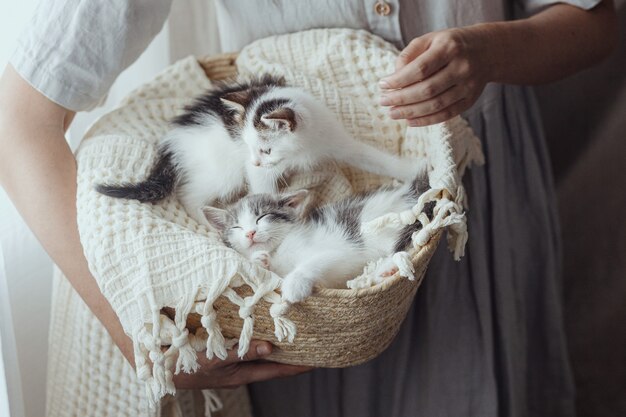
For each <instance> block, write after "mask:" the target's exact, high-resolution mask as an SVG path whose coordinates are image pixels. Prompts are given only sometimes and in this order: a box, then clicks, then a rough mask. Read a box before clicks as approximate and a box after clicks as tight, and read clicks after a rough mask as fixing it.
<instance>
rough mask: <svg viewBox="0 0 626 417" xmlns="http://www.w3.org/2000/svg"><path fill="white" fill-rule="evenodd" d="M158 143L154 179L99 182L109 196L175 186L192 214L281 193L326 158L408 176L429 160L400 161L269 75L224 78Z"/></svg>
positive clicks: (152, 195) (159, 192)
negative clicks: (291, 178)
mask: <svg viewBox="0 0 626 417" xmlns="http://www.w3.org/2000/svg"><path fill="white" fill-rule="evenodd" d="M172 125H173V129H172V130H171V131H170V132H169V133H168V134H167V135H165V137H164V138H163V139H162V140H161V142H160V144H159V151H158V158H157V161H156V162H155V164H154V166H153V168H152V170H151V172H150V174H149V175H148V178H147V179H145V180H144V181H142V182H140V183H135V184H101V185H98V186H97V187H96V190H97V191H98V192H100V193H102V194H105V195H107V196H110V197H117V198H128V199H136V200H139V201H141V202H156V201H160V200H162V199H164V198H165V197H167V196H169V195H171V194H172V193H173V192H174V191H176V192H177V194H178V197H179V199H180V201H181V202H182V204H183V206H184V207H185V209H186V210H187V212H188V213H189V214H190V215H191V216H192V217H194V218H195V219H196V220H197V221H204V216H203V215H202V213H201V208H202V207H203V206H205V205H213V204H215V203H222V204H227V203H229V202H231V201H233V200H234V199H235V198H236V197H237V196H239V195H241V194H242V193H243V192H244V191H245V187H246V185H248V191H249V192H250V193H254V194H256V193H275V192H277V191H278V181H279V180H280V179H281V178H283V177H284V176H285V175H288V174H290V173H292V172H297V171H304V172H306V171H310V170H312V169H314V168H315V167H316V166H317V165H319V164H320V163H322V162H325V161H328V160H335V161H339V162H344V163H347V164H349V165H352V166H355V167H357V168H360V169H362V170H365V171H369V172H373V173H377V174H381V175H386V176H390V177H394V178H398V179H401V180H404V181H409V180H411V179H412V178H414V177H415V175H416V174H417V173H420V172H425V170H426V164H425V162H419V161H415V160H409V159H400V158H397V157H395V156H392V155H390V154H388V153H385V152H383V151H380V150H378V149H376V148H374V147H372V146H368V145H366V144H363V143H361V142H358V141H356V140H355V139H353V138H352V137H351V136H350V135H349V134H348V133H347V132H346V130H345V129H344V128H343V126H342V124H341V123H340V122H339V121H338V120H337V118H336V117H335V115H334V114H333V113H332V112H331V111H330V110H329V109H328V108H327V107H326V106H324V105H323V104H322V103H320V102H319V101H318V100H316V99H315V98H314V97H313V96H312V95H310V94H309V93H307V92H305V91H303V90H302V89H299V88H294V87H288V86H286V85H285V82H284V80H283V79H279V78H275V77H272V76H269V75H266V76H264V77H261V78H258V79H253V80H251V81H247V82H243V83H228V84H220V85H218V86H217V87H215V88H213V89H212V90H209V91H208V92H207V93H205V94H204V95H203V96H201V97H199V98H198V99H197V100H196V101H195V102H194V103H193V104H191V105H190V106H188V107H186V108H185V112H184V113H183V114H181V115H180V116H178V117H177V118H175V119H174V120H173V122H172Z"/></svg>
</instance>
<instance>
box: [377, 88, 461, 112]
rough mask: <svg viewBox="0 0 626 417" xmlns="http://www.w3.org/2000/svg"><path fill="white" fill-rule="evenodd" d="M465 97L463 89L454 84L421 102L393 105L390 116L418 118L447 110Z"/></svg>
mask: <svg viewBox="0 0 626 417" xmlns="http://www.w3.org/2000/svg"><path fill="white" fill-rule="evenodd" d="M463 98H465V97H464V95H463V91H462V89H461V88H458V87H457V86H453V87H450V88H448V89H447V90H445V91H444V92H442V93H441V94H439V95H437V96H435V97H432V98H430V99H427V100H424V101H421V102H419V103H411V104H407V105H404V106H395V107H392V108H391V110H390V112H389V116H390V117H391V118H392V119H416V118H420V117H424V116H428V115H431V114H435V113H438V112H440V111H442V110H445V109H447V108H448V107H450V106H451V105H453V104H454V103H456V102H458V101H459V100H462V99H463Z"/></svg>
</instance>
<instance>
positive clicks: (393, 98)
mask: <svg viewBox="0 0 626 417" xmlns="http://www.w3.org/2000/svg"><path fill="white" fill-rule="evenodd" d="M457 81H458V80H457V78H456V77H455V76H454V74H453V73H452V71H451V70H450V69H449V68H447V67H446V68H444V69H442V70H441V71H439V72H437V73H436V74H435V75H433V76H432V77H430V78H429V79H427V80H426V81H422V82H416V83H414V84H412V85H409V86H408V87H405V88H401V89H399V90H392V91H385V92H384V93H383V94H382V95H381V98H380V104H381V105H383V106H404V105H407V104H413V103H419V102H422V101H425V100H428V99H432V98H434V97H437V96H438V95H440V94H442V93H443V92H444V91H446V90H449V89H450V87H452V86H454V85H455V84H456V82H457Z"/></svg>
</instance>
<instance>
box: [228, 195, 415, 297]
mask: <svg viewBox="0 0 626 417" xmlns="http://www.w3.org/2000/svg"><path fill="white" fill-rule="evenodd" d="M408 191H409V186H408V185H405V186H402V187H399V188H396V189H382V190H379V191H377V192H375V193H373V194H371V195H369V196H367V197H366V199H365V204H364V207H363V210H362V212H361V218H360V223H361V224H363V223H366V222H368V221H370V220H372V219H375V218H377V217H379V216H381V215H383V214H387V213H390V212H399V211H404V210H407V209H409V208H410V207H412V206H413V205H414V204H415V203H416V200H417V197H415V198H407V193H408ZM257 220H258V221H257ZM236 226H237V227H236V228H233V229H230V230H228V231H227V232H226V233H228V240H229V242H230V243H231V245H232V246H233V248H234V249H235V250H237V251H239V252H240V253H242V254H243V255H245V256H248V257H249V258H250V259H251V260H252V261H253V262H256V263H258V264H260V265H262V266H263V267H265V268H268V269H270V270H271V271H273V272H275V273H277V274H278V275H279V276H281V277H283V283H282V286H281V290H282V295H283V299H285V300H286V301H288V302H291V303H296V302H299V301H302V300H303V299H304V298H306V297H308V296H309V295H311V294H312V292H313V288H314V286H316V285H317V286H322V287H327V288H345V287H346V282H347V281H348V280H349V279H352V278H354V277H355V276H357V275H359V274H360V273H361V272H362V271H363V267H364V266H365V265H366V264H367V263H368V262H370V261H375V260H377V259H380V258H382V257H386V256H389V255H391V254H392V252H393V249H394V246H395V244H396V242H397V239H398V237H399V234H400V232H401V230H402V227H401V226H397V227H395V228H393V227H390V228H388V229H386V230H384V231H382V232H381V233H379V234H377V235H376V236H367V235H363V236H362V238H363V245H359V244H357V243H355V242H354V241H352V240H350V239H348V238H347V237H346V229H345V227H344V226H342V225H339V224H337V223H335V222H325V223H323V224H318V223H315V222H295V223H278V222H269V221H265V218H263V217H262V218H260V219H257V217H256V216H255V215H254V214H253V213H251V212H241V213H240V215H239V219H238V221H237V224H236ZM250 231H254V232H255V235H254V239H255V242H252V241H251V240H250V239H249V238H248V237H247V236H246V235H247V234H248V233H249V232H250ZM394 267H395V265H393V264H389V265H387V264H385V265H384V266H383V267H382V268H379V269H380V270H378V271H376V273H377V274H378V275H379V276H377V278H376V280H377V281H382V280H383V279H385V278H386V277H387V276H389V275H390V274H393V272H394V271H393V268H394Z"/></svg>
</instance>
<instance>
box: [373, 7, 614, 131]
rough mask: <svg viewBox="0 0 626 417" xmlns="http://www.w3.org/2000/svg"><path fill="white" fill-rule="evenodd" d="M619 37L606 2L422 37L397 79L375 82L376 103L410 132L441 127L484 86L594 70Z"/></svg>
mask: <svg viewBox="0 0 626 417" xmlns="http://www.w3.org/2000/svg"><path fill="white" fill-rule="evenodd" d="M617 35H618V30H617V17H616V13H615V8H614V6H613V1H612V0H603V1H602V2H600V3H599V4H598V5H596V6H595V7H593V8H592V9H590V10H584V9H581V8H579V7H575V6H572V5H569V4H555V5H553V6H550V7H548V8H546V9H544V10H542V11H541V12H539V13H537V14H535V15H533V16H531V17H529V18H527V19H519V20H514V21H506V22H490V23H480V24H476V25H473V26H467V27H463V28H458V29H448V30H443V31H440V32H433V33H428V34H426V35H424V36H420V37H418V38H415V39H413V41H411V43H410V44H409V45H408V46H407V47H406V48H405V49H404V50H403V51H402V52H401V53H400V56H399V57H398V60H397V62H396V72H395V73H393V74H392V75H389V76H387V77H385V78H383V79H382V80H381V81H380V87H381V89H382V90H383V95H382V98H381V104H382V105H383V106H391V112H390V115H391V118H393V119H407V120H408V123H409V126H426V125H430V124H434V123H439V122H443V121H445V120H448V119H450V118H452V117H454V116H456V115H458V114H460V113H461V112H463V111H465V110H467V109H469V108H470V107H471V106H472V105H473V104H474V103H475V102H476V100H477V99H478V97H479V96H480V94H481V93H482V91H483V89H484V88H485V85H486V84H487V83H488V82H497V83H506V84H525V85H534V84H541V83H546V82H551V81H555V80H558V79H561V78H564V77H566V76H568V75H571V74H574V73H575V72H577V71H580V70H581V69H583V68H586V67H589V66H591V65H594V64H596V63H598V62H599V61H601V60H603V59H605V58H606V57H607V56H608V55H609V54H610V53H611V51H612V50H613V49H615V46H616V45H617V40H618V36H617Z"/></svg>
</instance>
